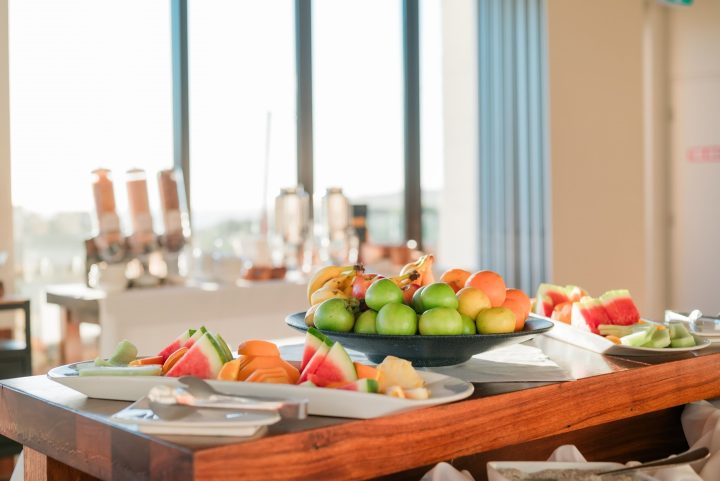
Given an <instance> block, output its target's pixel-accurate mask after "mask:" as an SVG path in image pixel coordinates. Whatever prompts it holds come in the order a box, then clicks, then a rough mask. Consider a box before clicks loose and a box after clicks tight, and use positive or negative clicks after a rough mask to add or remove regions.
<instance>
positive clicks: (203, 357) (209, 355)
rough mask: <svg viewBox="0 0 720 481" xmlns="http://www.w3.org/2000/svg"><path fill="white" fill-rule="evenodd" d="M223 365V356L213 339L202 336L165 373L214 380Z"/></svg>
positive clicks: (206, 334) (209, 336)
mask: <svg viewBox="0 0 720 481" xmlns="http://www.w3.org/2000/svg"><path fill="white" fill-rule="evenodd" d="M223 364H225V354H224V352H223V349H222V347H220V344H219V343H218V342H217V340H216V339H215V337H214V336H213V335H212V334H210V333H207V332H206V333H205V334H203V336H202V337H200V339H198V340H197V341H196V342H195V343H194V344H193V346H192V347H191V348H190V350H189V351H188V352H186V353H185V355H184V356H183V357H181V358H180V360H179V361H178V362H177V363H175V365H174V366H173V367H172V368H171V369H170V370H169V371H168V372H167V374H166V376H169V377H180V376H197V377H199V378H200V379H215V378H216V377H217V375H218V373H219V372H220V369H222V367H223Z"/></svg>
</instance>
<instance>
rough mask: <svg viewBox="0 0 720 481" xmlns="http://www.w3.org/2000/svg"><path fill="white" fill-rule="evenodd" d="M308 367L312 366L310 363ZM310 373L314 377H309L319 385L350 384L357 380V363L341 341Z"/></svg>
mask: <svg viewBox="0 0 720 481" xmlns="http://www.w3.org/2000/svg"><path fill="white" fill-rule="evenodd" d="M308 367H310V364H308ZM306 370H307V369H306ZM308 374H312V377H309V378H308V379H310V380H311V381H312V382H314V383H315V384H317V385H318V386H326V385H328V384H335V383H348V384H349V383H351V382H353V381H356V380H357V373H356V372H355V365H354V364H353V362H352V359H350V356H348V353H347V351H345V348H344V347H343V346H342V344H340V343H339V342H336V343H335V344H333V346H332V347H331V348H330V351H328V353H327V355H326V356H325V358H324V359H323V360H322V362H321V363H320V364H319V365H318V366H317V367H316V368H315V369H314V370H313V371H312V372H308Z"/></svg>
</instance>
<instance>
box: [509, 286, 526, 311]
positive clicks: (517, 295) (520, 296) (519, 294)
mask: <svg viewBox="0 0 720 481" xmlns="http://www.w3.org/2000/svg"><path fill="white" fill-rule="evenodd" d="M507 299H517V300H518V301H520V302H523V303H525V304H527V312H528V314H529V313H530V307H531V306H532V304H531V302H530V298H529V297H528V295H527V294H525V293H524V292H523V291H521V290H520V289H506V290H505V300H507Z"/></svg>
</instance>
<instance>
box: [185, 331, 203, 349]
mask: <svg viewBox="0 0 720 481" xmlns="http://www.w3.org/2000/svg"><path fill="white" fill-rule="evenodd" d="M206 332H208V331H207V329H205V326H202V327H200V329H198V330H197V331H195V332H194V333H193V335H192V336H190V338H189V339H188V340H187V341H185V344H183V345H182V347H187V348H188V349H190V348H191V347H192V346H193V344H195V342H197V340H198V339H200V338H201V337H203V335H205V333H206Z"/></svg>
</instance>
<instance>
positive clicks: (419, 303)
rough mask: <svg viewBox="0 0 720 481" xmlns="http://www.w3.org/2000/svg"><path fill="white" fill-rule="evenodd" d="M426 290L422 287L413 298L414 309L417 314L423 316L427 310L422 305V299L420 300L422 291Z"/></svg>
mask: <svg viewBox="0 0 720 481" xmlns="http://www.w3.org/2000/svg"><path fill="white" fill-rule="evenodd" d="M424 289H425V286H422V287H420V289H418V290H417V291H415V294H413V297H412V306H413V309H415V312H417V313H418V314H422V313H423V312H425V308H424V307H423V304H422V299H421V298H420V296H422V291H423V290H424Z"/></svg>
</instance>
